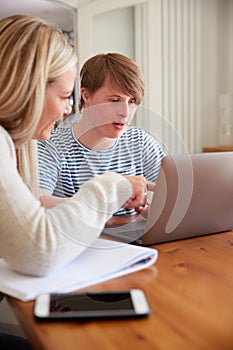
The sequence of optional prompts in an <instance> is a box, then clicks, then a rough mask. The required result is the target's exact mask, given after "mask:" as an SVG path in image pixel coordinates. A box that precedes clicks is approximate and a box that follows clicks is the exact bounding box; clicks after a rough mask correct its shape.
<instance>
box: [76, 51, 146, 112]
mask: <svg viewBox="0 0 233 350" xmlns="http://www.w3.org/2000/svg"><path fill="white" fill-rule="evenodd" d="M106 78H108V79H109V81H110V83H111V84H112V85H113V86H116V87H117V88H119V89H120V90H121V91H122V92H124V93H125V94H129V95H132V96H133V97H134V98H135V100H136V103H137V104H140V103H141V100H142V98H143V96H144V89H145V85H144V76H143V73H142V71H141V69H140V68H139V66H138V65H137V64H136V63H135V62H134V61H133V60H132V59H130V58H128V57H126V56H124V55H122V54H119V53H106V54H97V55H95V56H93V57H91V58H89V59H88V60H87V61H86V62H85V63H84V65H83V66H82V68H81V71H80V88H82V87H84V88H86V89H87V90H88V92H89V93H90V94H91V95H92V94H94V93H95V92H96V91H97V90H98V89H99V88H101V86H103V84H104V82H105V80H106ZM83 107H84V100H83V98H82V96H81V97H80V102H79V110H80V111H81V110H82V108H83Z"/></svg>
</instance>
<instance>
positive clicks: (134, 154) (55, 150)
mask: <svg viewBox="0 0 233 350" xmlns="http://www.w3.org/2000/svg"><path fill="white" fill-rule="evenodd" d="M38 155H39V166H40V167H39V168H40V187H41V188H43V189H45V190H47V191H49V192H50V193H51V194H52V195H54V196H57V197H71V196H73V195H74V194H75V193H76V192H77V191H78V189H79V188H80V186H81V185H82V184H83V183H84V182H86V181H88V180H89V179H90V178H92V177H93V176H97V175H100V174H102V173H105V172H106V171H114V172H116V173H120V174H125V175H143V176H145V178H146V179H147V180H148V181H152V182H155V181H156V179H157V177H158V173H159V169H160V165H161V161H162V159H163V157H164V156H165V154H164V152H163V150H162V148H161V147H160V145H159V144H158V143H157V142H156V141H155V140H154V138H152V137H151V136H150V135H149V134H148V133H146V132H145V131H144V130H143V129H141V128H136V127H129V128H128V129H127V130H126V131H125V132H124V133H123V134H122V135H121V136H120V137H119V138H118V139H117V140H116V142H115V144H114V146H113V147H111V148H110V149H108V150H101V151H99V150H98V151H97V150H93V149H89V148H86V147H85V146H84V145H83V144H81V143H80V142H79V141H78V140H77V139H76V137H75V135H74V133H73V127H72V126H70V127H59V128H57V129H55V130H54V131H53V132H52V134H51V137H50V139H49V140H47V141H38ZM133 213H135V211H134V210H132V209H121V210H120V211H118V212H117V213H116V214H115V215H125V214H133Z"/></svg>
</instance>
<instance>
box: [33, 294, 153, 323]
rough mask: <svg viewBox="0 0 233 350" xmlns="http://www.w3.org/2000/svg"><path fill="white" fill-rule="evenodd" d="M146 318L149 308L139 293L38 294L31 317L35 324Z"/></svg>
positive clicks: (143, 296) (144, 297) (143, 295)
mask: <svg viewBox="0 0 233 350" xmlns="http://www.w3.org/2000/svg"><path fill="white" fill-rule="evenodd" d="M149 314H150V307H149V304H148V301H147V299H146V296H145V294H144V292H143V291H142V290H141V289H130V290H125V291H101V292H83V293H76V294H41V295H39V296H38V297H37V298H36V301H35V306H34V316H35V318H36V319H38V320H58V319H61V320H64V319H77V320H88V319H102V318H117V317H118V318H124V317H145V316H148V315H149Z"/></svg>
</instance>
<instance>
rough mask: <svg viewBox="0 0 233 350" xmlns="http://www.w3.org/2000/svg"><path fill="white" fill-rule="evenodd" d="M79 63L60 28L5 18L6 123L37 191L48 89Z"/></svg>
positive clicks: (1, 74) (2, 120)
mask: <svg viewBox="0 0 233 350" xmlns="http://www.w3.org/2000/svg"><path fill="white" fill-rule="evenodd" d="M76 63H77V56H76V53H75V51H74V48H73V47H72V46H71V45H70V44H69V43H68V42H67V39H66V37H65V36H64V35H63V34H62V32H61V31H60V29H58V28H57V27H55V26H52V25H50V24H48V23H46V22H45V21H43V20H41V19H39V18H37V17H32V16H26V15H12V16H9V17H6V18H4V19H2V20H0V125H1V126H2V127H4V128H5V129H6V130H7V131H8V132H9V134H10V135H11V137H12V139H13V141H14V144H15V148H16V153H17V162H18V170H19V172H20V174H21V176H22V177H23V179H24V181H25V183H26V184H27V185H28V186H29V188H30V189H31V190H32V191H33V192H34V193H35V189H36V188H37V186H38V183H37V153H36V141H33V140H32V138H33V135H34V134H35V131H36V128H37V124H38V122H39V120H40V117H41V114H42V111H43V107H44V102H45V94H46V88H47V86H48V85H50V84H52V83H54V82H55V81H56V78H58V77H59V76H60V75H62V74H63V73H65V72H66V71H68V70H69V69H71V68H73V67H74V65H76Z"/></svg>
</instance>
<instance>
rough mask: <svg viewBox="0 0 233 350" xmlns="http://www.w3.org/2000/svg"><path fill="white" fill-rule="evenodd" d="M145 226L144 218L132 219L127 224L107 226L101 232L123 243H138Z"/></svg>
mask: <svg viewBox="0 0 233 350" xmlns="http://www.w3.org/2000/svg"><path fill="white" fill-rule="evenodd" d="M145 227H146V220H140V221H133V222H129V223H127V224H117V225H111V226H107V227H105V228H104V230H103V231H102V234H105V235H107V236H110V237H113V238H116V239H117V240H119V241H121V242H125V243H140V241H141V238H142V236H143V234H144V231H145Z"/></svg>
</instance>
